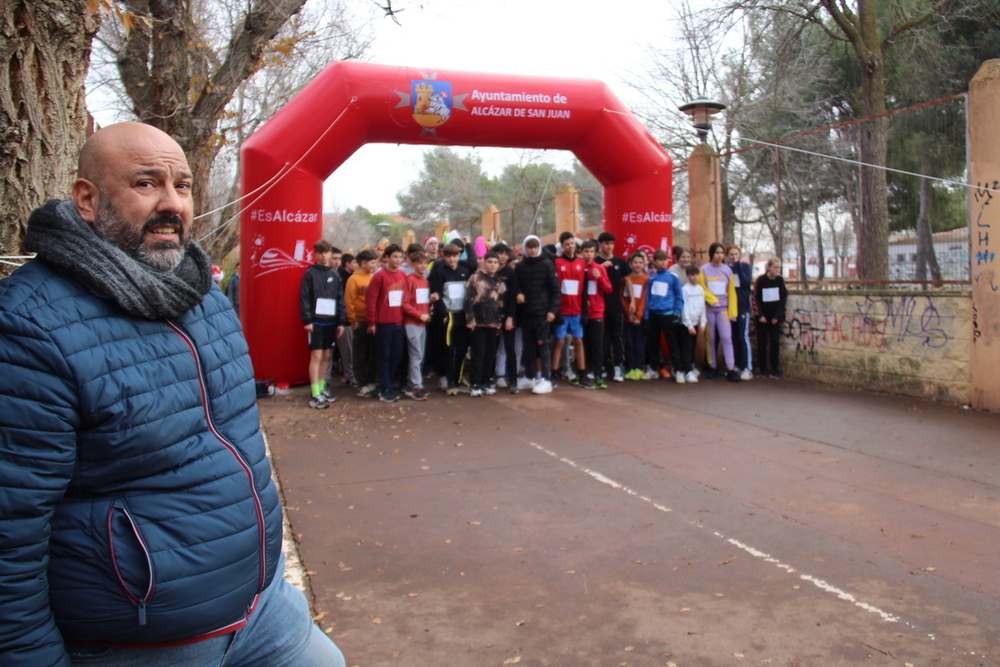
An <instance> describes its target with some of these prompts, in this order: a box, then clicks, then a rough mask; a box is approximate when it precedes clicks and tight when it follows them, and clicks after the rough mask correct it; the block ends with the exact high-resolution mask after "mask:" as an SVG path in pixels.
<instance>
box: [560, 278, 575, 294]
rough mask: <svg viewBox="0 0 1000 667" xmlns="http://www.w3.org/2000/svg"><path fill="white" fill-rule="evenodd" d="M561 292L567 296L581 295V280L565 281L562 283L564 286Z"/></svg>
mask: <svg viewBox="0 0 1000 667" xmlns="http://www.w3.org/2000/svg"><path fill="white" fill-rule="evenodd" d="M560 291H561V292H562V293H563V294H565V295H566V296H576V295H577V294H579V293H580V281H579V280H564V281H562V286H561V288H560Z"/></svg>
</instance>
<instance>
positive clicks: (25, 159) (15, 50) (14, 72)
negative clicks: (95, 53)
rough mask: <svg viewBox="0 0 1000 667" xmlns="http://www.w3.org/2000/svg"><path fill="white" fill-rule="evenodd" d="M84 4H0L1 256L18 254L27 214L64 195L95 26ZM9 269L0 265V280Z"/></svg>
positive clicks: (83, 121)
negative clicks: (0, 72)
mask: <svg viewBox="0 0 1000 667" xmlns="http://www.w3.org/2000/svg"><path fill="white" fill-rule="evenodd" d="M95 5H96V3H92V2H87V0H8V1H6V2H3V3H0V55H2V57H3V59H2V62H3V66H4V70H5V72H6V77H4V78H3V79H2V83H0V138H2V141H3V144H2V146H3V147H2V148H0V255H18V254H20V252H21V238H22V237H23V236H24V230H25V223H26V221H27V218H28V214H29V213H30V212H31V210H32V209H34V208H36V207H37V206H39V205H40V204H42V203H43V202H44V201H45V200H47V199H50V198H53V197H66V196H68V195H69V191H70V185H71V184H72V182H73V174H74V172H75V169H76V155H77V153H79V152H80V147H81V146H82V145H83V141H84V139H85V130H86V127H87V110H86V107H85V104H84V97H83V81H84V78H85V76H86V73H87V63H88V61H89V59H90V44H91V40H92V39H93V36H94V34H95V33H96V32H97V29H98V27H99V15H98V14H97V7H96V6H95ZM10 269H13V266H12V265H10V264H0V276H2V275H5V274H6V273H9V270H10Z"/></svg>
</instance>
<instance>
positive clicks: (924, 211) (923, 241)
mask: <svg viewBox="0 0 1000 667" xmlns="http://www.w3.org/2000/svg"><path fill="white" fill-rule="evenodd" d="M931 196H932V190H931V181H930V179H929V178H921V179H920V212H919V214H918V215H917V274H916V279H917V280H927V270H928V268H929V269H930V273H931V280H934V281H935V282H939V281H940V280H941V267H940V266H939V265H938V261H937V256H936V255H935V254H934V236H933V235H932V232H931Z"/></svg>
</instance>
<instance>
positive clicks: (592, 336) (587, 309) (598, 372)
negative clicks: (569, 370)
mask: <svg viewBox="0 0 1000 667" xmlns="http://www.w3.org/2000/svg"><path fill="white" fill-rule="evenodd" d="M598 246H599V244H598V242H597V241H595V240H594V239H587V240H586V241H584V242H583V247H582V248H581V250H580V256H581V257H582V258H583V261H584V263H585V264H586V268H585V271H584V285H585V286H586V287H585V288H584V294H586V297H585V298H586V300H587V302H586V305H585V306H584V309H583V312H584V316H583V319H584V324H583V341H584V347H585V348H586V350H587V352H586V354H587V362H588V363H587V366H586V368H587V369H588V370H587V374H586V375H585V376H584V377H583V379H581V380H580V386H581V387H583V388H584V389H594V388H597V389H607V388H608V385H606V384H605V383H604V357H603V352H604V307H605V304H604V295H605V294H610V293H611V289H612V287H611V279H610V278H608V270H607V269H606V268H604V265H603V264H601V263H599V262H595V261H594V258H595V257H597V248H598Z"/></svg>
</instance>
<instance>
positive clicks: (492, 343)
mask: <svg viewBox="0 0 1000 667" xmlns="http://www.w3.org/2000/svg"><path fill="white" fill-rule="evenodd" d="M498 333H499V332H498V331H497V329H496V328H495V327H476V328H475V329H473V330H472V332H471V333H470V334H469V338H470V340H471V343H470V351H469V384H471V385H472V386H473V387H485V386H486V385H488V384H489V383H490V378H492V377H493V367H494V366H496V364H497V346H498V345H499V343H500V336H499V335H498Z"/></svg>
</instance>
